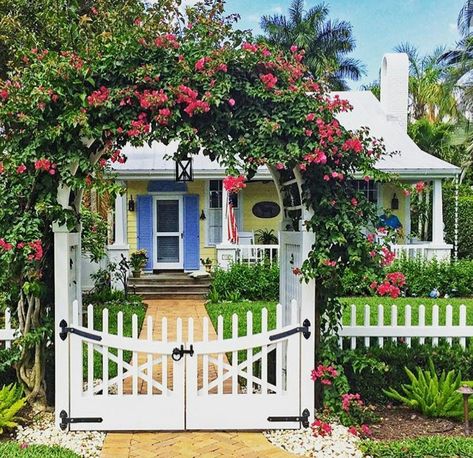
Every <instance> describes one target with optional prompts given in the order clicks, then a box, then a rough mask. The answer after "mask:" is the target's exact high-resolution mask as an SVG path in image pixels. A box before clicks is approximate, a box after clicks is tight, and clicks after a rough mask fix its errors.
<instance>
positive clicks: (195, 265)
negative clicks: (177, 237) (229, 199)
mask: <svg viewBox="0 0 473 458" xmlns="http://www.w3.org/2000/svg"><path fill="white" fill-rule="evenodd" d="M199 222H200V221H199V196H194V195H187V196H184V270H199V268H200V224H199Z"/></svg>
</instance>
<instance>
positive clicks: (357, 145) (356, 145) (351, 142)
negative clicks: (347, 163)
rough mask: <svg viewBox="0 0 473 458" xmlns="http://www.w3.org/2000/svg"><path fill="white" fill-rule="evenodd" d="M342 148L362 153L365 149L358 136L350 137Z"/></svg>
mask: <svg viewBox="0 0 473 458" xmlns="http://www.w3.org/2000/svg"><path fill="white" fill-rule="evenodd" d="M342 150H343V151H354V152H355V153H361V152H362V151H363V144H362V143H361V141H360V140H359V139H358V138H350V139H348V140H346V141H345V143H344V144H343V145H342Z"/></svg>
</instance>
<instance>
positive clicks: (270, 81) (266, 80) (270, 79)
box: [259, 73, 278, 89]
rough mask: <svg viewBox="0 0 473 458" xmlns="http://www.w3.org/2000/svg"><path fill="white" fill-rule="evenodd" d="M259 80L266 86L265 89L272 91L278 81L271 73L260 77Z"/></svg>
mask: <svg viewBox="0 0 473 458" xmlns="http://www.w3.org/2000/svg"><path fill="white" fill-rule="evenodd" d="M259 79H260V80H261V81H262V82H263V84H264V85H265V86H266V89H273V88H274V86H276V83H277V82H278V79H277V78H276V77H275V76H274V75H273V74H272V73H267V74H266V75H260V77H259Z"/></svg>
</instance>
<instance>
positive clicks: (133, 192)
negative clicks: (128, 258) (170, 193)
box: [126, 181, 148, 252]
mask: <svg viewBox="0 0 473 458" xmlns="http://www.w3.org/2000/svg"><path fill="white" fill-rule="evenodd" d="M147 193H148V182H147V181H129V182H128V183H127V196H126V197H127V201H128V200H129V199H130V197H131V196H133V200H134V201H135V205H136V196H138V195H143V194H147ZM127 224H128V244H129V245H130V252H133V251H135V250H136V249H137V243H136V211H134V212H130V211H129V212H128V217H127Z"/></svg>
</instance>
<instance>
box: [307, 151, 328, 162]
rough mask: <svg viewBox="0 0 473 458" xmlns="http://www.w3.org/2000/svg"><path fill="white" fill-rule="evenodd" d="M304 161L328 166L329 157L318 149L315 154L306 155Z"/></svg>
mask: <svg viewBox="0 0 473 458" xmlns="http://www.w3.org/2000/svg"><path fill="white" fill-rule="evenodd" d="M304 160H305V161H307V162H308V163H309V164H312V163H313V164H326V163H327V156H326V155H325V153H324V152H323V151H322V150H320V149H316V150H315V151H314V152H313V153H310V154H306V155H305V156H304Z"/></svg>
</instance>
